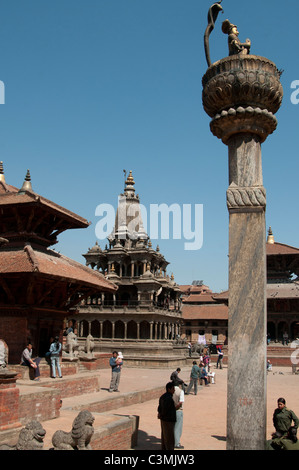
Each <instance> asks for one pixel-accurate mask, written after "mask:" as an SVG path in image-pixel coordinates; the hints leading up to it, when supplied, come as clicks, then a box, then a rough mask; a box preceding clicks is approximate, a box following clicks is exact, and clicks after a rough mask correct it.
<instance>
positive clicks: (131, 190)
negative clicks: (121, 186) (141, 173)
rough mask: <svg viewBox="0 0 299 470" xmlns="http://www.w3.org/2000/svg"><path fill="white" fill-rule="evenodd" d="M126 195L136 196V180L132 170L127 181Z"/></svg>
mask: <svg viewBox="0 0 299 470" xmlns="http://www.w3.org/2000/svg"><path fill="white" fill-rule="evenodd" d="M125 185H126V186H125V196H126V197H135V188H134V185H135V181H134V178H133V175H132V170H130V173H129V176H128V177H127V179H126V181H125Z"/></svg>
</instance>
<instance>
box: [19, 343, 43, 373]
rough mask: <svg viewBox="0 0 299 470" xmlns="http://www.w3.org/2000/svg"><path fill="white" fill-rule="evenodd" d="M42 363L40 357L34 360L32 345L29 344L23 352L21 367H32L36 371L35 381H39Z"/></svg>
mask: <svg viewBox="0 0 299 470" xmlns="http://www.w3.org/2000/svg"><path fill="white" fill-rule="evenodd" d="M40 361H41V359H40V357H36V358H35V359H32V344H31V343H30V342H28V344H27V346H26V348H25V349H24V351H23V352H22V356H21V365H22V366H27V367H32V368H33V369H34V380H35V381H39V378H40V370H39V363H40Z"/></svg>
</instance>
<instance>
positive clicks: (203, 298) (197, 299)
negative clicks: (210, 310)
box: [183, 293, 216, 304]
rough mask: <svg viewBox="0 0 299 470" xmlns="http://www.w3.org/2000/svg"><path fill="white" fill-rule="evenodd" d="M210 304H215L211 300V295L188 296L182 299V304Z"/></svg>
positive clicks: (212, 299)
mask: <svg viewBox="0 0 299 470" xmlns="http://www.w3.org/2000/svg"><path fill="white" fill-rule="evenodd" d="M207 302H212V303H216V301H215V300H214V298H213V294H212V293H211V294H208V293H207V294H190V295H188V296H187V297H184V298H183V303H184V304H185V303H207Z"/></svg>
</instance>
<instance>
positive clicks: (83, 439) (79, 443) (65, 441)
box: [52, 410, 94, 450]
mask: <svg viewBox="0 0 299 470" xmlns="http://www.w3.org/2000/svg"><path fill="white" fill-rule="evenodd" d="M93 422H94V417H93V415H92V414H91V413H90V411H88V410H83V411H80V413H79V414H78V416H77V417H76V418H75V419H74V422H73V426H72V430H71V431H70V432H65V431H56V432H55V433H54V435H53V437H52V444H53V446H54V449H55V450H92V447H91V445H90V441H91V438H92V436H93V433H94V429H93Z"/></svg>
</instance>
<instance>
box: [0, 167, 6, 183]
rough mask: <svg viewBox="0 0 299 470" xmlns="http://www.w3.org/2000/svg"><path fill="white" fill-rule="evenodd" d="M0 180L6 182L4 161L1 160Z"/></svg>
mask: <svg viewBox="0 0 299 470" xmlns="http://www.w3.org/2000/svg"><path fill="white" fill-rule="evenodd" d="M0 181H1V182H2V183H5V176H4V169H3V162H0Z"/></svg>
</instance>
